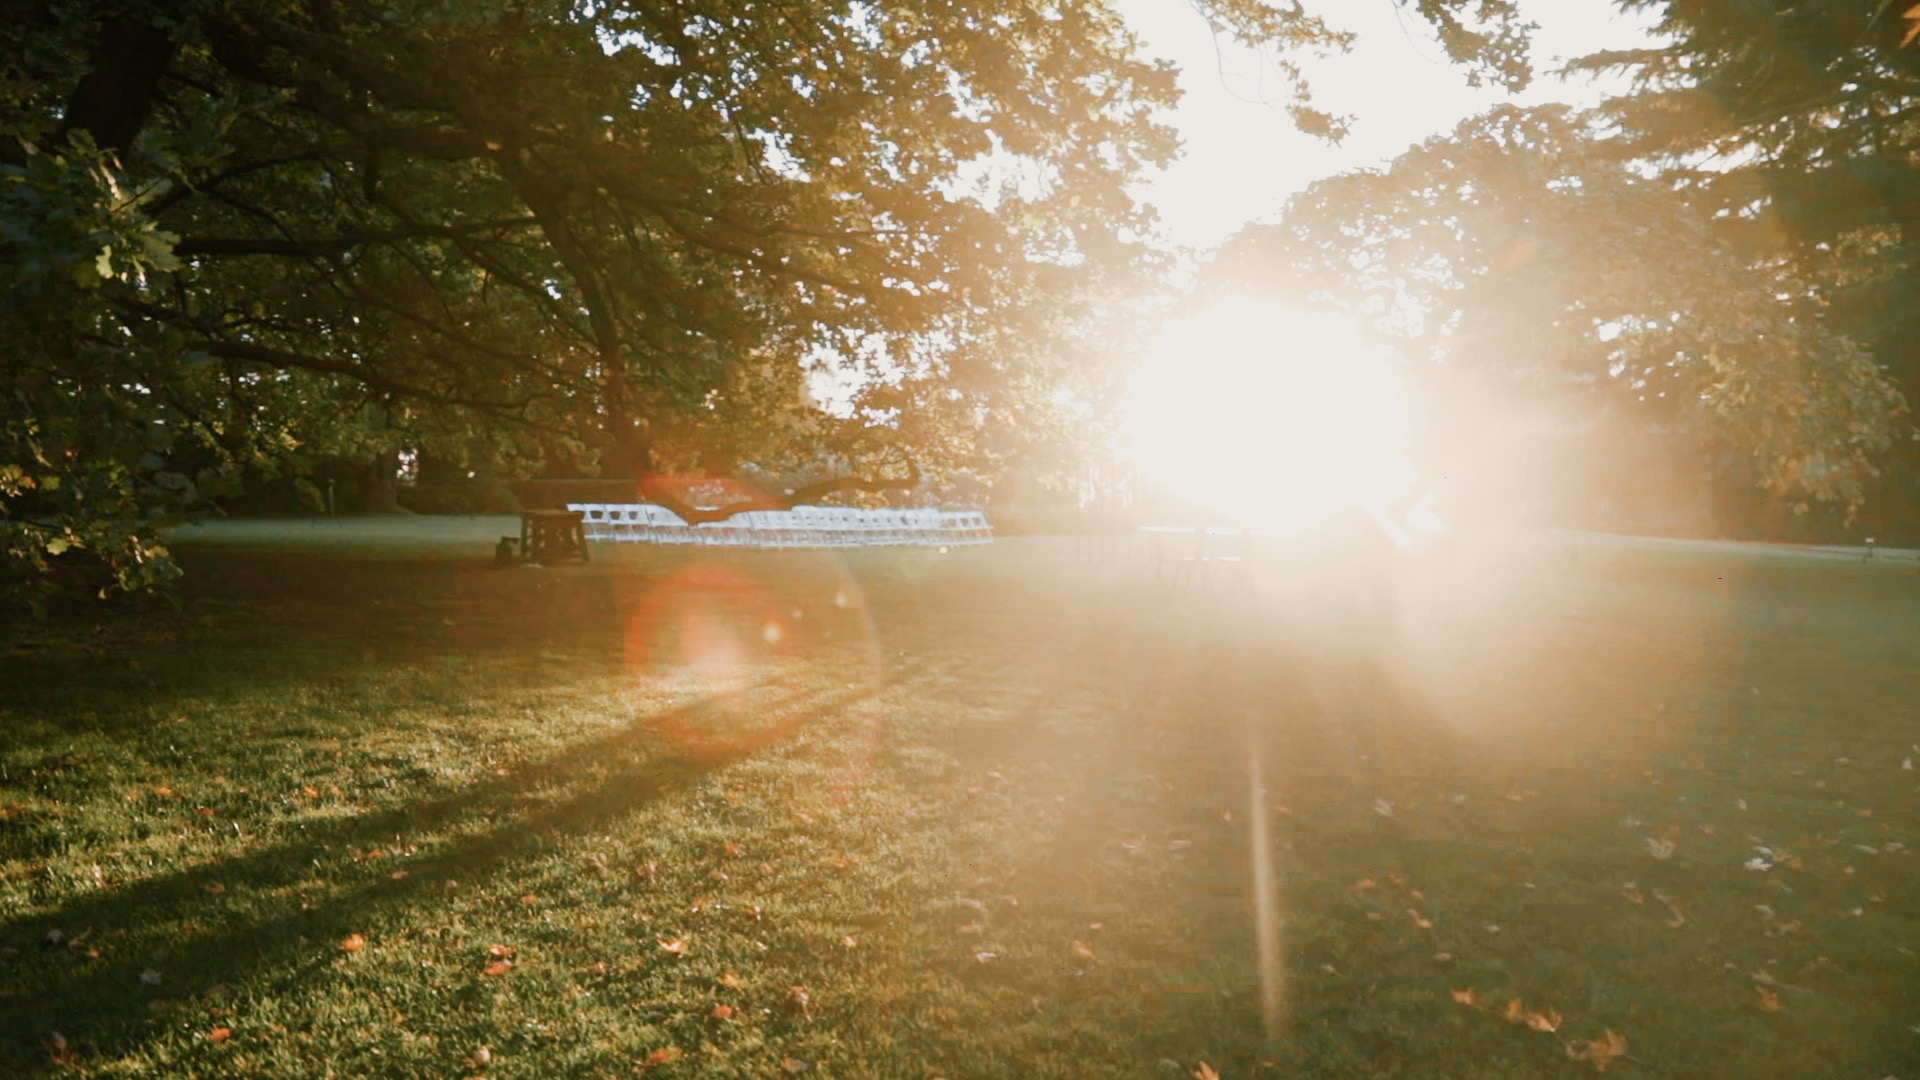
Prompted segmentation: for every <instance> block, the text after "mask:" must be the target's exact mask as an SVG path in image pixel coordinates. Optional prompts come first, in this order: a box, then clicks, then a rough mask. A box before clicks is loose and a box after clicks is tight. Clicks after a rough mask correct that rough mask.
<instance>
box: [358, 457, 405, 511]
mask: <svg viewBox="0 0 1920 1080" xmlns="http://www.w3.org/2000/svg"><path fill="white" fill-rule="evenodd" d="M399 476H400V451H399V450H398V449H394V450H383V451H381V452H380V453H379V454H377V455H376V456H375V457H374V459H373V464H371V465H368V466H367V467H366V468H365V469H364V470H363V471H362V472H361V474H360V507H359V509H360V512H361V513H363V514H398V513H400V512H401V510H400V499H399Z"/></svg>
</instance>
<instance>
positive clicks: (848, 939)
mask: <svg viewBox="0 0 1920 1080" xmlns="http://www.w3.org/2000/svg"><path fill="white" fill-rule="evenodd" d="M840 944H842V945H844V946H846V947H847V948H849V949H852V948H855V947H857V946H858V945H859V944H860V942H858V941H856V940H855V939H854V936H853V935H852V934H848V935H846V936H845V937H843V938H841V939H840Z"/></svg>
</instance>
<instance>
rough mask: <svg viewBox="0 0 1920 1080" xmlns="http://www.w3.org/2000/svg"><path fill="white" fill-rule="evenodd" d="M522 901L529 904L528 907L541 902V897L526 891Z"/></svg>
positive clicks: (521, 898)
mask: <svg viewBox="0 0 1920 1080" xmlns="http://www.w3.org/2000/svg"><path fill="white" fill-rule="evenodd" d="M520 902H521V903H523V904H525V905H527V906H528V907H532V906H533V905H535V904H537V903H539V902H540V898H539V897H538V896H535V895H534V894H532V893H525V894H523V895H522V896H521V897H520Z"/></svg>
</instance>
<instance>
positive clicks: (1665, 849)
mask: <svg viewBox="0 0 1920 1080" xmlns="http://www.w3.org/2000/svg"><path fill="white" fill-rule="evenodd" d="M1640 840H1641V843H1642V844H1644V845H1645V846H1646V849H1647V854H1649V855H1651V856H1653V857H1654V858H1656V859H1659V860H1660V861H1662V862H1665V861H1666V860H1668V859H1670V858H1672V857H1673V841H1671V840H1668V839H1666V838H1665V837H1661V836H1643V837H1641V838H1640Z"/></svg>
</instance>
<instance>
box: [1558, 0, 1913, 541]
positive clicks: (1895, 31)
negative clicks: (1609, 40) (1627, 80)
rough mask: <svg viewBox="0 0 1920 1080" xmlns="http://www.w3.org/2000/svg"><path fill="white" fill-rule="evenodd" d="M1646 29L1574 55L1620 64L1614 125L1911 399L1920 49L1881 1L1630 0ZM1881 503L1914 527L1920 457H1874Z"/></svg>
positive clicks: (1875, 507)
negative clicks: (1636, 43)
mask: <svg viewBox="0 0 1920 1080" xmlns="http://www.w3.org/2000/svg"><path fill="white" fill-rule="evenodd" d="M1621 6H1622V7H1625V8H1631V9H1635V10H1640V11H1644V12H1651V13H1653V14H1654V15H1655V16H1656V21H1655V34H1654V44H1652V45H1651V46H1649V47H1647V48H1642V49H1634V50H1626V51H1619V52H1609V53H1602V54H1599V55H1596V56H1592V57H1588V58H1586V59H1585V60H1582V61H1580V62H1579V63H1578V64H1577V65H1576V68H1577V69H1579V70H1584V71H1616V72H1624V73H1626V74H1627V75H1629V76H1630V77H1631V79H1632V85H1633V90H1632V92H1631V93H1628V94H1625V95H1622V96H1620V97H1617V98H1615V99H1613V100H1612V101H1611V102H1609V103H1608V106H1607V110H1606V114H1607V119H1608V121H1609V125H1610V130H1611V131H1613V132H1614V133H1615V134H1616V135H1617V136H1618V138H1619V139H1620V140H1621V141H1622V142H1623V143H1624V144H1625V145H1626V146H1627V147H1628V148H1629V150H1630V152H1631V153H1633V154H1634V155H1635V156H1637V157H1639V158H1640V159H1641V160H1643V161H1645V162H1647V163H1649V166H1650V167H1651V168H1654V169H1657V170H1658V171H1659V173H1660V175H1661V176H1663V177H1664V178H1666V180H1667V181H1668V182H1669V183H1670V184H1672V185H1673V186H1674V187H1676V188H1677V189H1680V190H1684V191H1685V192H1686V193H1687V196H1688V198H1689V200H1690V201H1691V202H1692V203H1693V204H1694V205H1695V207H1696V208H1697V211H1698V217H1699V219H1700V220H1701V221H1702V222H1703V223H1704V225H1705V227H1706V228H1707V229H1708V230H1709V231H1710V232H1711V233H1712V234H1713V236H1714V237H1715V238H1716V240H1717V241H1718V242H1719V243H1721V244H1724V245H1726V246H1728V247H1730V248H1732V249H1734V250H1737V251H1739V252H1740V253H1741V254H1742V256H1743V257H1744V258H1747V259H1749V260H1754V261H1761V262H1767V263H1771V264H1777V265H1782V266H1785V267H1788V268H1790V270H1791V272H1792V273H1793V274H1794V275H1795V277H1796V278H1797V279H1798V280H1800V281H1802V282H1804V283H1805V285H1806V287H1807V289H1808V290H1809V292H1810V295H1811V297H1812V299H1813V302H1814V304H1815V305H1816V306H1817V307H1818V308H1819V310H1820V312H1821V319H1822V322H1823V324H1824V325H1826V326H1828V327H1829V328H1831V329H1833V330H1835V331H1837V332H1839V333H1843V334H1846V335H1847V336H1849V337H1850V338H1852V339H1853V340H1855V341H1857V342H1859V343H1860V345H1861V346H1862V347H1863V348H1864V349H1866V350H1867V351H1868V353H1869V354H1870V355H1871V356H1872V357H1873V359H1874V360H1875V361H1876V362H1877V363H1878V364H1880V365H1881V366H1883V367H1884V368H1885V369H1886V370H1887V372H1888V373H1889V374H1890V376H1891V377H1892V378H1893V379H1894V380H1895V382H1896V384H1897V385H1898V387H1899V388H1900V389H1901V391H1902V392H1903V394H1904V395H1905V397H1906V399H1907V400H1909V401H1914V400H1920V304H1915V303H1914V302H1913V297H1914V296H1915V294H1916V288H1917V287H1920V228H1917V226H1920V165H1916V161H1920V156H1917V155H1920V122H1917V121H1920V117H1916V113H1915V102H1916V101H1920V47H1916V45H1915V43H1914V33H1913V30H1914V28H1915V27H1916V26H1917V25H1920V17H1916V16H1915V15H1914V14H1913V13H1912V12H1910V11H1909V9H1910V8H1911V6H1912V5H1910V4H1903V3H1892V2H1887V0H1797V2H1791V3H1788V2H1781V3H1767V4H1754V3H1747V2H1742V0H1688V2H1686V3H1678V2H1666V0H1623V2H1622V5H1621ZM1881 472H1882V476H1881V478H1880V482H1879V483H1878V484H1877V485H1876V487H1875V492H1874V496H1875V497H1874V500H1873V502H1872V503H1870V505H1869V510H1870V512H1872V514H1873V516H1876V517H1880V518H1881V519H1883V520H1886V521H1889V522H1897V523H1898V524H1899V525H1901V526H1902V527H1904V529H1905V530H1906V531H1909V532H1912V531H1914V530H1916V529H1920V458H1917V457H1916V454H1915V444H1914V443H1913V441H1912V440H1910V439H1909V440H1903V441H1902V443H1901V444H1899V445H1897V446H1896V447H1895V452H1894V453H1892V454H1890V455H1888V457H1887V458H1886V460H1885V461H1884V462H1883V467H1882V469H1881Z"/></svg>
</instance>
